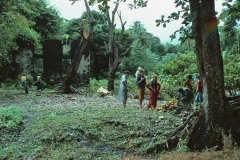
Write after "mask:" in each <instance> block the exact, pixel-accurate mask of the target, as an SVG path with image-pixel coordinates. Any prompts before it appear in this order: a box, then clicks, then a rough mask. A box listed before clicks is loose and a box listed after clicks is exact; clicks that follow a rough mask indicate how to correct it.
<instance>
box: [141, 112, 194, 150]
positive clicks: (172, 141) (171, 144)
mask: <svg viewBox="0 0 240 160" xmlns="http://www.w3.org/2000/svg"><path fill="white" fill-rule="evenodd" d="M195 115H197V112H193V113H192V114H191V115H189V117H188V118H187V119H186V121H185V122H184V123H183V124H182V125H180V126H178V127H177V128H175V129H174V130H173V131H172V132H171V134H170V135H169V136H168V137H167V140H166V141H165V142H163V143H158V144H155V145H154V146H151V147H149V148H147V149H146V150H145V151H142V152H141V153H140V154H141V155H146V154H151V153H155V152H161V151H163V150H169V149H172V148H175V147H177V144H178V142H179V137H178V136H175V135H176V134H177V133H178V132H179V131H181V130H183V129H184V128H185V126H186V125H187V124H188V123H189V122H190V120H191V119H192V118H193V117H194V116H195ZM174 136H175V137H174ZM173 137H174V138H173Z"/></svg>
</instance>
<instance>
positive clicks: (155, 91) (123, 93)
mask: <svg viewBox="0 0 240 160" xmlns="http://www.w3.org/2000/svg"><path fill="white" fill-rule="evenodd" d="M128 75H129V71H125V72H124V75H122V77H121V79H120V84H119V88H118V95H117V101H118V102H122V103H123V106H124V107H126V102H127V76H128ZM135 76H136V84H137V88H138V99H139V108H143V106H142V102H143V99H144V95H145V88H147V89H148V90H149V95H150V98H149V103H148V105H147V108H149V109H150V108H156V106H157V99H158V95H159V93H160V89H161V84H160V83H158V82H157V75H156V74H154V75H153V76H152V78H151V80H150V81H149V82H147V80H146V77H145V70H144V69H143V68H141V67H138V70H137V71H136V73H135Z"/></svg>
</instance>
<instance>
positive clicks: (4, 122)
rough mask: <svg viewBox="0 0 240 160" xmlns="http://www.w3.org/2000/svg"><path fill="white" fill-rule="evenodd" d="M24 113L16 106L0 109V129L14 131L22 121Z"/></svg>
mask: <svg viewBox="0 0 240 160" xmlns="http://www.w3.org/2000/svg"><path fill="white" fill-rule="evenodd" d="M23 117H24V111H23V109H21V108H18V107H16V106H10V107H8V108H3V109H0V128H8V129H15V128H17V127H18V126H19V125H20V124H21V123H22V121H23Z"/></svg>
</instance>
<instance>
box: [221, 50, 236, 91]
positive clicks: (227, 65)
mask: <svg viewBox="0 0 240 160" xmlns="http://www.w3.org/2000/svg"><path fill="white" fill-rule="evenodd" d="M223 63H224V82H225V89H226V90H227V91H228V92H229V93H230V94H231V95H232V94H237V93H236V92H237V91H239V88H240V77H239V70H240V58H239V56H238V55H237V56H236V54H227V55H226V56H225V57H224V59H223Z"/></svg>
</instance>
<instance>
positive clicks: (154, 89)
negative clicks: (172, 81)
mask: <svg viewBox="0 0 240 160" xmlns="http://www.w3.org/2000/svg"><path fill="white" fill-rule="evenodd" d="M147 88H148V89H149V90H150V91H149V94H150V98H149V103H148V106H147V108H154V109H155V108H156V106H157V97H158V94H159V93H160V89H161V85H160V83H157V75H155V74H154V75H153V76H152V79H151V80H150V82H149V83H148V84H147Z"/></svg>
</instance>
